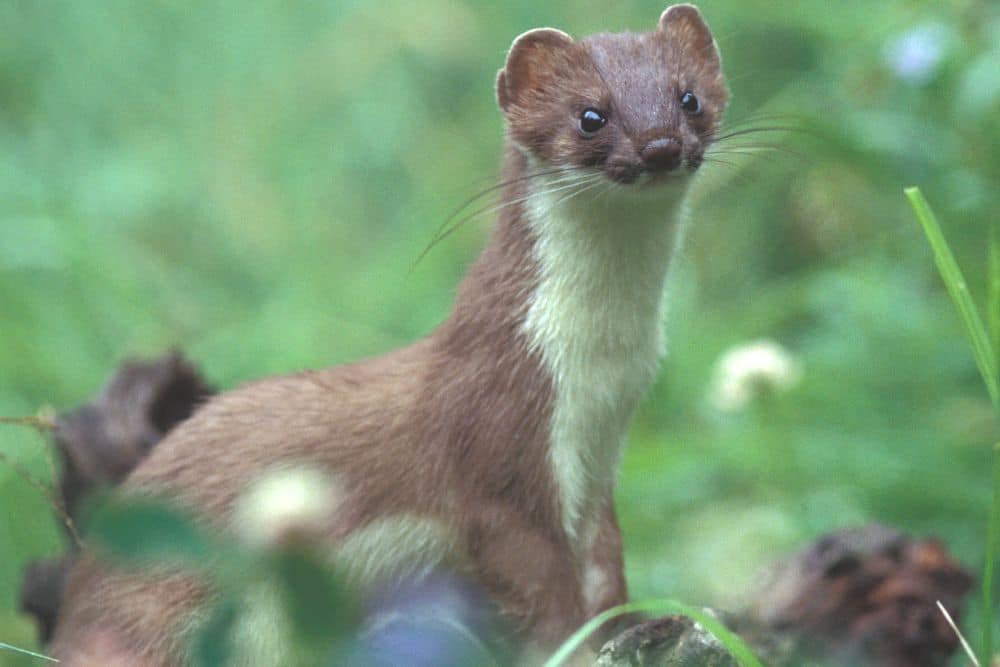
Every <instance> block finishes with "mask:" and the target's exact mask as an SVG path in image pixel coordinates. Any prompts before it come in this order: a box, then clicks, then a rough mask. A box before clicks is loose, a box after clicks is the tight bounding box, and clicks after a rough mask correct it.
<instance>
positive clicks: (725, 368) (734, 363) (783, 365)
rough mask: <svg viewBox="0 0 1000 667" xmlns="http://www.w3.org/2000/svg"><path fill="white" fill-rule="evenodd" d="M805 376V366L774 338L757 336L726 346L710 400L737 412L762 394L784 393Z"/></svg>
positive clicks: (724, 409)
mask: <svg viewBox="0 0 1000 667" xmlns="http://www.w3.org/2000/svg"><path fill="white" fill-rule="evenodd" d="M801 380H802V366H801V364H799V362H798V361H797V360H796V359H795V358H794V357H793V356H792V355H791V353H790V352H789V351H788V350H786V349H785V348H784V347H782V346H781V345H780V344H779V343H776V342H775V341H773V340H757V341H752V342H750V343H746V344H744V345H738V346H736V347H732V348H730V349H728V350H726V352H725V353H723V355H722V356H721V357H719V360H718V361H717V362H716V363H715V372H714V374H713V378H712V386H711V390H710V391H709V402H710V403H711V404H712V405H713V406H714V407H716V408H717V409H719V410H721V411H723V412H738V411H740V410H743V409H745V408H746V407H747V406H748V405H750V403H751V402H753V400H754V399H755V398H757V397H759V396H761V395H763V394H769V393H783V392H785V391H788V390H789V389H791V388H792V387H794V386H795V385H797V384H798V383H799V382H800V381H801Z"/></svg>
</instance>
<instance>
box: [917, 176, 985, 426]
mask: <svg viewBox="0 0 1000 667" xmlns="http://www.w3.org/2000/svg"><path fill="white" fill-rule="evenodd" d="M904 192H905V193H906V197H907V199H909V201H910V206H911V207H912V208H913V212H914V213H915V214H916V216H917V220H919V221H920V224H921V226H923V228H924V233H925V234H926V235H927V240H928V241H929V242H930V244H931V249H932V250H933V251H934V261H935V263H936V264H937V267H938V270H939V271H940V272H941V278H942V279H943V280H944V284H945V287H947V288H948V293H949V294H950V295H951V299H952V301H954V302H955V306H956V307H957V308H958V312H959V314H960V315H961V316H962V323H963V324H965V332H966V334H967V335H968V337H969V341H970V342H971V343H972V351H973V353H974V354H975V358H976V366H978V368H979V373H980V375H982V377H983V382H985V383H986V390H987V391H988V392H989V394H990V400H991V401H993V407H994V408H995V409H996V411H997V414H998V416H1000V379H998V377H997V361H996V356H995V355H994V354H993V344H992V343H991V341H990V336H989V334H987V333H986V327H984V326H983V321H982V319H980V317H979V311H978V310H977V309H976V304H975V302H974V301H973V300H972V295H971V294H970V293H969V287H968V285H967V284H966V282H965V277H964V276H963V275H962V271H961V269H959V268H958V263H957V262H956V261H955V256H954V255H953V254H952V252H951V248H950V247H949V246H948V242H947V241H946V240H945V238H944V234H942V233H941V226H940V225H939V224H938V221H937V218H936V217H935V216H934V212H933V211H932V210H931V207H930V206H929V205H928V204H927V200H926V199H924V195H923V194H922V193H921V192H920V188H907V189H906V190H904Z"/></svg>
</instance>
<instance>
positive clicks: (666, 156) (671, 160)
mask: <svg viewBox="0 0 1000 667" xmlns="http://www.w3.org/2000/svg"><path fill="white" fill-rule="evenodd" d="M639 157H641V158H642V162H643V164H644V165H646V167H647V168H649V169H655V170H657V171H661V170H662V171H673V170H674V169H676V168H677V167H679V166H680V164H681V142H680V141H679V140H678V139H677V138H676V137H661V138H659V139H653V140H652V141H650V142H649V143H648V144H646V145H645V146H643V148H642V150H641V151H639Z"/></svg>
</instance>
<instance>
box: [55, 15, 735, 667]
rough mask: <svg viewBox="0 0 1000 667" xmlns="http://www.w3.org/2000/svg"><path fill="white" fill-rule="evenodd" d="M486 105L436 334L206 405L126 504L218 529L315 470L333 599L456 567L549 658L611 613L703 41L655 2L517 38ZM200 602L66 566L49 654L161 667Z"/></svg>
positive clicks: (716, 95) (161, 585) (717, 69)
mask: <svg viewBox="0 0 1000 667" xmlns="http://www.w3.org/2000/svg"><path fill="white" fill-rule="evenodd" d="M497 94H498V100H499V102H500V106H501V108H502V110H503V111H504V115H505V117H506V119H507V121H508V137H509V138H508V146H507V149H506V155H505V161H504V174H503V175H504V180H505V182H506V185H505V186H504V189H503V193H502V200H501V206H500V209H499V215H498V220H497V223H496V225H495V228H494V230H493V234H492V237H491V240H490V242H489V244H488V245H487V247H486V249H485V251H484V252H483V254H482V256H481V257H480V258H479V260H478V261H477V262H476V263H475V264H474V265H473V267H472V269H471V270H470V272H469V274H468V276H467V277H466V278H465V280H464V282H463V283H462V286H461V288H460V291H459V294H458V297H457V299H456V303H455V308H454V311H453V312H452V314H451V316H450V317H449V318H448V319H447V320H446V321H445V322H444V323H443V324H442V325H441V326H440V327H439V328H438V329H437V330H436V331H435V332H434V333H432V334H431V335H430V336H429V337H428V338H426V339H424V340H422V341H420V342H418V343H415V344H413V345H411V346H409V347H406V348H403V349H400V350H397V351H395V352H392V353H390V354H387V355H385V356H382V357H379V358H376V359H372V360H369V361H365V362H361V363H357V364H352V365H349V366H343V367H337V368H332V369H328V370H324V371H317V372H311V373H302V374H298V375H294V376H289V377H281V378H273V379H268V380H264V381H261V382H257V383H255V384H251V385H248V386H246V387H243V388H241V389H238V390H236V391H233V392H230V393H227V394H223V395H221V396H219V397H217V398H215V399H213V400H212V401H210V402H209V403H208V404H207V405H205V406H204V407H203V408H202V409H200V410H199V411H198V412H197V413H196V414H195V415H194V416H193V417H192V418H191V419H190V420H189V421H187V422H185V423H184V424H182V425H181V426H180V427H178V428H177V429H176V430H175V431H174V432H172V433H171V435H170V436H169V437H168V438H167V439H166V440H165V441H164V442H162V443H161V444H159V445H158V446H157V447H156V449H155V450H154V451H153V452H152V454H151V455H150V456H149V458H148V459H147V460H146V461H144V462H143V463H142V464H141V465H140V466H139V468H138V469H137V470H136V471H135V473H134V474H133V475H132V476H131V478H130V479H129V481H128V486H129V487H131V488H136V489H140V488H141V489H144V490H154V491H156V492H158V493H161V494H164V495H167V496H169V497H171V498H174V499H176V500H178V501H180V502H182V503H183V504H185V505H186V506H188V507H190V508H191V509H192V510H194V511H196V512H197V513H198V514H199V515H200V516H202V517H203V518H204V519H205V520H206V521H207V522H209V523H212V524H215V525H218V526H220V527H225V526H228V525H230V523H231V521H232V519H233V515H234V508H235V506H236V501H237V500H238V498H239V496H240V494H241V493H242V492H243V491H244V490H245V489H246V488H247V487H248V485H249V484H250V483H251V482H252V481H253V480H254V479H255V478H256V477H258V476H259V475H260V474H261V473H263V472H267V471H269V470H272V469H274V468H278V467H283V466H290V465H303V464H307V465H310V466H313V467H319V468H321V469H322V470H324V471H327V472H328V473H329V474H330V476H331V477H332V478H333V479H335V481H336V484H337V487H338V489H339V492H340V494H339V497H340V498H341V500H340V502H339V503H338V504H337V506H336V508H335V510H333V511H332V512H331V515H330V516H329V517H328V525H327V529H326V531H325V535H326V544H327V545H328V548H329V550H330V553H331V555H332V558H333V561H334V563H335V565H336V567H338V568H339V569H341V570H342V571H343V572H344V573H345V574H346V575H347V576H348V578H349V579H351V580H353V581H355V582H357V583H358V584H359V585H365V584H369V583H376V582H378V581H380V580H383V579H386V578H405V577H410V576H416V575H419V574H420V573H422V572H426V571H428V570H430V569H432V568H435V567H438V566H448V567H454V568H457V569H458V570H460V571H461V572H463V573H465V574H468V575H471V576H472V577H474V578H475V579H476V580H477V581H478V582H479V583H480V584H481V585H482V587H483V588H484V589H485V590H486V591H487V592H488V593H489V594H490V595H491V596H492V597H493V599H494V601H495V602H496V603H497V604H498V606H499V607H500V609H501V610H502V611H503V612H504V614H506V615H507V616H508V617H509V618H510V619H511V620H512V621H513V622H514V624H515V625H516V626H517V627H518V628H520V629H521V630H523V631H524V633H525V634H526V636H527V637H528V638H530V639H531V640H533V642H534V643H535V644H536V645H538V646H541V647H544V648H550V647H553V646H555V645H557V644H558V643H559V642H560V641H562V640H563V639H565V638H566V637H567V636H568V635H569V634H570V633H571V632H572V631H573V630H574V629H575V628H576V627H578V626H579V625H581V624H582V623H583V622H584V621H585V620H586V619H587V618H588V617H590V616H592V615H593V614H595V613H597V612H598V611H600V610H602V609H605V608H607V607H609V606H611V605H614V604H618V603H621V602H624V601H625V599H626V589H625V582H624V578H623V574H622V551H621V540H620V536H619V533H618V528H617V524H616V521H615V515H614V509H613V490H614V483H615V477H616V473H617V467H618V460H619V457H620V451H621V444H622V441H623V439H624V436H625V432H626V429H627V426H628V423H629V421H630V419H631V417H632V414H633V412H634V411H635V408H636V406H637V405H638V403H639V401H640V399H641V398H642V396H643V395H644V394H645V392H646V390H647V389H648V387H649V385H650V383H651V382H652V380H653V377H654V374H655V371H656V368H657V363H658V360H659V358H660V356H661V355H662V352H663V339H662V330H661V319H662V310H661V303H662V295H663V288H664V281H665V279H666V276H667V271H668V267H669V263H670V257H671V254H672V252H673V249H674V246H675V245H676V243H677V238H678V234H679V228H680V222H679V220H680V217H681V210H682V208H683V202H684V196H685V191H686V186H687V183H688V181H689V180H690V175H691V173H693V172H694V170H695V169H696V168H697V167H698V166H699V165H700V163H701V158H702V155H703V152H704V150H705V148H706V147H707V145H708V144H709V143H710V142H711V139H712V136H713V133H714V131H715V129H716V128H717V125H718V123H719V120H720V117H721V114H722V111H723V108H724V106H725V102H726V91H725V85H724V82H723V78H722V72H721V65H720V61H719V56H718V52H717V50H716V47H715V44H714V42H713V40H712V36H711V34H710V32H709V31H708V28H707V26H706V25H705V23H704V22H703V21H702V19H701V17H700V15H699V14H698V12H697V10H696V9H694V8H693V7H691V6H689V5H678V6H675V7H671V8H669V9H668V10H667V11H665V12H664V13H663V16H662V17H661V19H660V24H659V26H658V28H657V30H655V31H653V32H650V33H644V34H631V33H625V34H603V35H595V36H593V37H589V38H587V39H584V40H582V41H580V42H574V41H573V40H572V39H571V38H569V37H568V36H567V35H565V34H564V33H561V32H558V31H555V30H550V29H543V30H535V31H531V32H529V33H526V34H524V35H522V36H521V37H519V38H518V39H517V40H516V41H515V42H514V45H513V46H512V47H511V52H510V54H509V56H508V60H507V63H506V66H505V68H504V69H503V70H502V71H501V73H500V76H499V77H498V80H497ZM207 599H208V592H207V591H206V590H205V589H204V588H203V587H202V586H201V585H200V584H199V583H198V582H196V581H194V580H193V579H190V578H187V577H185V576H183V575H172V576H170V577H154V576H150V575H143V574H141V573H136V572H128V573H126V572H119V571H108V570H107V569H106V568H102V567H99V566H98V565H97V563H96V562H95V561H94V560H93V559H85V560H84V561H83V562H82V563H81V565H79V566H78V567H77V568H76V569H75V571H74V572H73V574H72V577H71V580H70V583H69V586H68V590H67V594H66V599H65V602H64V604H65V606H64V610H63V612H62V614H61V617H60V620H59V624H58V627H57V630H56V638H55V643H54V648H53V650H54V652H55V653H56V655H57V656H58V657H60V658H62V659H63V660H64V662H66V663H68V664H70V665H73V664H87V663H84V662H82V659H83V657H85V656H87V655H88V654H89V655H93V656H99V655H100V654H101V651H110V650H111V649H109V648H108V647H114V650H118V651H120V652H125V653H126V654H128V655H132V656H135V659H136V660H140V661H142V664H146V665H174V664H177V663H178V662H180V661H181V660H182V658H181V656H182V655H183V651H184V646H183V643H184V636H185V630H186V629H188V628H190V627H191V618H192V614H193V612H194V611H195V610H197V609H198V608H199V605H202V604H204V603H205V601H206V600H207ZM78 660H79V661H80V662H76V661H78ZM267 660H268V659H267V658H265V657H264V656H259V661H260V664H268V662H267Z"/></svg>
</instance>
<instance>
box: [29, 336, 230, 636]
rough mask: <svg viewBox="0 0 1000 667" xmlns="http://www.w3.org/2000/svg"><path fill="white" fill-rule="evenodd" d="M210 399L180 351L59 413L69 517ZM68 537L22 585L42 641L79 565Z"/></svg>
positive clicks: (63, 494) (125, 371)
mask: <svg viewBox="0 0 1000 667" xmlns="http://www.w3.org/2000/svg"><path fill="white" fill-rule="evenodd" d="M211 394H212V390H211V389H210V388H209V386H208V385H207V384H206V383H205V381H204V380H203V379H202V377H201V374H200V373H199V372H198V370H197V369H196V368H195V367H194V366H193V365H192V364H191V363H189V362H188V361H186V360H185V359H184V357H183V356H182V355H181V354H180V353H178V352H170V353H168V354H166V355H164V356H162V357H160V358H158V359H152V360H141V361H140V360H131V361H126V362H125V363H123V364H122V365H121V366H120V367H119V368H118V370H117V371H115V373H114V374H113V375H112V376H111V378H110V379H109V380H108V382H107V383H106V384H105V385H104V387H103V388H102V389H101V391H100V392H99V393H98V394H97V396H96V397H95V398H94V399H93V400H92V401H91V402H90V403H87V404H86V405H83V406H81V407H79V408H76V409H75V410H72V411H70V412H66V413H64V414H60V415H58V416H57V417H56V418H55V424H54V426H55V427H54V429H53V438H54V441H55V446H56V450H57V451H58V452H59V456H60V459H61V463H62V465H61V468H62V471H61V474H60V477H59V484H58V491H59V500H60V501H61V503H62V505H63V509H64V510H65V512H66V514H67V515H68V516H69V517H70V518H71V519H72V520H74V521H75V520H76V519H77V518H78V515H79V512H80V507H81V505H82V504H83V502H84V501H85V500H86V499H87V497H88V496H90V495H91V494H93V493H94V492H95V491H97V490H99V489H101V488H106V487H112V486H114V485H116V484H117V483H118V482H120V481H121V480H122V479H124V477H125V476H126V475H127V474H128V473H129V472H130V471H131V470H132V469H133V468H134V467H135V466H136V464H138V463H139V461H140V460H141V459H142V458H143V457H144V456H145V455H146V454H147V453H148V452H149V450H150V449H151V448H152V447H153V445H155V444H156V443H157V442H159V441H160V440H161V439H162V438H163V436H164V435H166V434H167V432H168V431H170V429H172V428H173V427H174V426H176V425H177V424H179V423H180V422H181V421H183V420H184V419H187V418H188V417H189V416H190V415H191V413H192V412H193V411H194V409H195V408H196V407H197V406H198V404H199V403H200V402H201V401H203V400H204V399H205V398H206V397H208V396H209V395H211ZM64 526H65V524H64ZM67 532H68V531H67ZM68 537H69V538H70V539H69V543H70V546H69V550H68V552H67V553H66V554H64V555H62V556H59V557H56V558H50V559H45V560H41V561H35V562H33V563H29V564H28V566H27V568H26V569H25V573H24V578H23V580H22V584H21V609H22V610H23V611H25V612H26V613H28V614H30V615H31V616H33V617H34V618H35V620H36V622H37V625H38V629H39V634H40V635H41V637H42V639H43V640H47V639H48V638H49V635H50V634H51V631H52V629H53V626H54V624H55V618H56V614H57V613H58V609H59V601H60V599H61V598H62V586H63V583H64V580H65V577H66V573H67V571H68V569H69V566H70V564H71V563H72V562H73V557H74V552H75V543H74V539H73V538H74V536H73V535H68Z"/></svg>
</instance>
